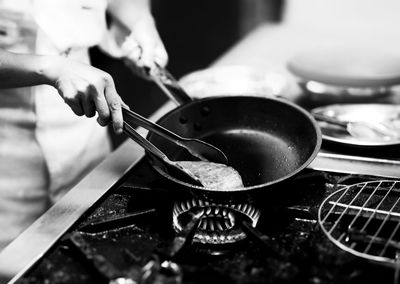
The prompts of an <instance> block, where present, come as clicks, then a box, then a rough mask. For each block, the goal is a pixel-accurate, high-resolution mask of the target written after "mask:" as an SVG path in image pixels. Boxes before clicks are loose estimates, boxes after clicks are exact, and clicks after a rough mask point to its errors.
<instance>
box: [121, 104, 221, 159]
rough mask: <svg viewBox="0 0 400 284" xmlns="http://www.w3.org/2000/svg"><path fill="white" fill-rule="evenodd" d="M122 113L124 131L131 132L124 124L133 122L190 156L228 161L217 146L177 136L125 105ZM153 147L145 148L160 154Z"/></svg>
mask: <svg viewBox="0 0 400 284" xmlns="http://www.w3.org/2000/svg"><path fill="white" fill-rule="evenodd" d="M122 114H123V116H124V130H125V132H132V127H131V128H129V127H126V125H128V123H133V124H136V125H138V126H141V127H143V128H145V129H147V130H149V131H153V132H154V133H157V134H158V135H160V136H161V137H163V138H165V139H167V140H169V141H171V142H173V143H175V144H176V145H178V146H180V147H182V148H185V149H186V150H187V151H188V152H189V153H190V154H191V155H192V156H194V157H196V158H197V159H199V160H202V161H207V162H208V161H211V162H215V163H221V164H227V163H228V159H227V157H226V156H225V154H224V152H222V151H221V150H220V149H218V148H217V147H215V146H213V145H211V144H209V143H206V142H204V141H202V140H199V139H192V138H184V137H182V136H179V135H178V134H176V133H174V132H172V131H170V130H168V129H166V128H164V127H162V126H160V125H158V124H156V123H154V122H152V121H150V120H148V119H147V118H145V117H143V116H141V115H140V114H138V113H136V112H133V111H131V110H129V109H127V108H126V107H122ZM133 130H134V129H133ZM134 131H135V130H134ZM135 132H136V131H135ZM127 134H128V135H129V136H130V137H131V136H132V135H131V134H129V133H127ZM135 136H136V135H135ZM131 138H132V139H134V140H135V141H136V137H131ZM138 143H139V142H138ZM149 143H150V142H149ZM141 146H143V145H141ZM143 147H144V146H143ZM146 147H147V146H146ZM149 148H150V147H149ZM154 148H156V147H155V146H154V145H153V147H151V149H147V148H146V150H148V151H150V152H152V153H153V152H154V153H153V154H155V155H160V153H159V152H160V151H159V150H158V151H156V150H155V149H154ZM156 152H157V153H156ZM163 159H164V158H163Z"/></svg>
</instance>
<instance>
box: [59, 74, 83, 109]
mask: <svg viewBox="0 0 400 284" xmlns="http://www.w3.org/2000/svg"><path fill="white" fill-rule="evenodd" d="M57 91H58V92H59V93H60V95H61V97H62V98H63V99H64V102H65V103H66V104H67V105H68V106H69V107H70V108H71V109H72V111H73V112H74V113H75V114H76V115H78V116H82V115H84V114H85V112H84V110H83V107H82V105H81V103H80V101H79V97H78V96H79V93H78V90H77V88H76V87H75V86H74V85H73V84H72V82H69V81H62V82H58V85H57Z"/></svg>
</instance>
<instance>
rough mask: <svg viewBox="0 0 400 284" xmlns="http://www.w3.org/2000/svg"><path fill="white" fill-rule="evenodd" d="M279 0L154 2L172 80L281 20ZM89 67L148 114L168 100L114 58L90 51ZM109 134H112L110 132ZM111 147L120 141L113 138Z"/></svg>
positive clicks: (128, 102) (208, 61)
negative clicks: (264, 25)
mask: <svg viewBox="0 0 400 284" xmlns="http://www.w3.org/2000/svg"><path fill="white" fill-rule="evenodd" d="M281 7H282V1H281V0H201V1H199V0H197V1H194V0H153V1H152V11H153V15H154V18H155V20H156V23H157V28H158V30H159V33H160V35H161V38H162V39H163V42H164V45H165V46H166V49H167V52H168V54H169V64H168V70H169V71H170V72H171V73H172V74H173V75H174V76H175V77H177V78H180V77H181V76H182V75H184V74H187V73H190V72H192V71H194V70H198V69H203V68H206V67H208V66H209V65H210V64H211V63H212V62H213V61H214V60H215V59H216V58H218V57H219V56H221V55H222V54H223V53H224V52H225V51H227V50H228V49H229V48H230V47H231V46H232V45H234V44H235V43H236V42H237V41H238V40H239V39H240V38H242V37H243V36H245V35H246V33H248V32H249V31H250V30H252V29H253V28H255V27H256V26H257V25H258V24H260V23H262V22H265V21H278V20H279V19H280V14H281V13H280V10H281ZM91 57H92V62H93V65H94V66H96V67H99V68H101V69H103V70H105V71H107V72H109V73H110V74H111V75H112V76H113V78H114V80H115V84H116V87H117V90H118V92H119V94H120V95H121V97H122V98H123V100H124V101H125V102H126V103H127V104H128V105H129V106H130V107H131V109H133V110H134V111H136V112H138V113H140V114H142V115H144V116H149V115H150V114H151V113H153V112H154V111H155V110H156V109H157V108H158V107H159V106H160V105H162V104H163V103H164V102H165V101H166V100H167V99H166V97H165V95H163V94H162V93H161V92H160V91H159V90H158V89H157V87H155V86H154V84H153V83H151V82H148V81H145V80H143V79H141V78H138V77H136V76H135V75H133V73H132V72H131V71H130V70H129V69H128V68H127V67H126V66H125V65H124V63H122V62H121V61H119V60H116V59H113V58H110V57H108V56H106V55H104V54H103V53H102V52H101V51H100V50H99V49H97V48H93V49H91ZM110 132H111V131H110ZM111 135H112V139H113V143H114V146H115V147H116V146H118V145H119V144H120V143H121V142H122V141H123V140H124V139H125V137H124V136H123V135H121V136H115V135H114V134H113V133H112V132H111Z"/></svg>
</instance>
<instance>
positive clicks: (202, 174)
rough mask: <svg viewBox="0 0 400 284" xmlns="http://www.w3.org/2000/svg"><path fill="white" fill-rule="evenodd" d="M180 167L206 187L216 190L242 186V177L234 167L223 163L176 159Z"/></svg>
mask: <svg viewBox="0 0 400 284" xmlns="http://www.w3.org/2000/svg"><path fill="white" fill-rule="evenodd" d="M176 163H177V164H179V165H180V166H181V167H183V168H185V169H186V170H187V171H189V172H190V175H193V176H195V177H196V179H197V180H199V181H200V183H201V184H202V185H203V186H204V187H205V188H208V189H214V190H216V191H224V190H232V189H240V188H243V187H244V185H243V181H242V177H241V176H240V174H239V173H238V171H236V170H235V169H234V168H232V167H229V166H227V165H224V164H218V163H212V162H204V161H177V162H176Z"/></svg>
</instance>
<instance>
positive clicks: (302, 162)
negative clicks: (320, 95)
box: [147, 80, 322, 193]
mask: <svg viewBox="0 0 400 284" xmlns="http://www.w3.org/2000/svg"><path fill="white" fill-rule="evenodd" d="M156 83H157V84H158V85H159V86H160V85H161V86H162V87H163V88H165V84H164V83H160V81H159V80H157V81H156ZM166 91H167V92H166V93H169V95H170V96H173V99H174V100H175V102H176V103H178V104H179V106H178V107H177V108H175V109H173V110H171V111H170V112H168V113H167V114H165V115H164V116H163V117H161V118H160V119H159V120H158V121H157V123H158V124H160V125H162V126H164V127H165V128H167V129H169V130H171V131H173V132H175V133H177V134H178V135H181V136H183V137H190V138H197V139H201V140H204V141H206V142H208V143H210V144H212V145H214V146H216V147H218V148H220V149H221V150H222V151H223V152H224V153H225V154H226V156H227V157H228V160H229V164H228V165H229V166H231V167H233V168H235V169H236V170H238V172H239V173H240V175H241V176H242V179H243V183H244V186H245V187H244V188H241V189H232V190H230V189H226V190H224V191H223V192H231V193H233V192H249V191H253V190H256V189H264V188H268V187H269V186H271V185H273V184H276V183H279V182H281V181H284V180H286V179H288V178H290V177H292V176H293V175H295V174H297V173H298V172H300V171H301V170H302V169H304V168H305V167H306V166H307V165H308V164H310V163H311V162H312V161H313V159H314V158H315V157H316V155H317V153H318V151H319V149H320V147H321V141H322V138H321V132H320V129H319V127H318V125H317V123H316V121H315V120H314V118H313V117H312V116H311V115H310V114H309V113H308V112H307V111H305V110H304V109H303V108H301V107H299V106H297V105H295V104H294V103H291V102H289V101H287V100H285V99H279V98H272V97H271V98H270V97H268V98H267V97H259V96H257V97H256V96H248V95H246V96H221V97H209V98H204V99H198V100H192V98H190V97H189V96H188V95H187V94H185V92H184V91H183V90H182V89H181V88H180V87H179V86H172V87H171V85H169V86H168V90H166ZM164 92H165V90H164ZM147 139H148V140H149V141H150V142H152V143H153V144H154V145H156V146H157V147H159V149H160V150H162V151H163V152H164V153H165V154H166V155H167V156H168V157H169V158H170V159H171V160H175V161H177V160H191V158H190V156H189V155H187V154H186V153H185V152H184V151H182V150H181V149H179V148H178V147H176V145H174V143H171V142H169V141H167V140H165V139H164V138H162V137H160V136H158V135H156V134H154V133H149V134H148V135H147ZM147 157H148V158H149V159H150V162H151V164H152V166H153V167H154V169H155V170H156V171H157V172H158V173H159V174H161V175H162V176H164V177H165V178H167V179H169V180H171V181H173V182H176V183H178V184H181V185H183V186H185V187H187V188H189V189H191V190H192V192H197V193H211V192H214V193H215V190H212V189H207V188H205V187H201V186H198V185H194V184H190V183H188V182H186V181H185V180H183V179H182V178H181V177H177V176H176V175H174V173H171V172H168V170H167V169H166V168H165V166H164V165H163V163H162V162H161V161H159V160H158V159H157V158H154V157H152V156H151V155H147ZM218 192H220V191H218ZM223 192H222V193H223Z"/></svg>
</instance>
